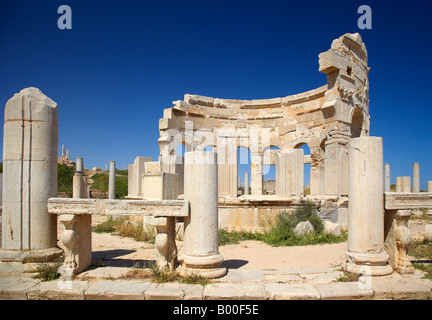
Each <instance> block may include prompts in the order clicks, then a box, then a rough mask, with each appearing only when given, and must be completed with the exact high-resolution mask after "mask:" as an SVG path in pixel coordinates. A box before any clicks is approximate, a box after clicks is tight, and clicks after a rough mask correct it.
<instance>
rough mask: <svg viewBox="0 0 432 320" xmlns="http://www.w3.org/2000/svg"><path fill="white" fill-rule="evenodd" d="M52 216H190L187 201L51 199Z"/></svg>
mask: <svg viewBox="0 0 432 320" xmlns="http://www.w3.org/2000/svg"><path fill="white" fill-rule="evenodd" d="M47 206H48V212H49V213H51V214H93V215H94V214H98V215H112V216H156V217H158V216H166V217H187V216H189V202H188V201H186V200H160V201H157V200H112V199H74V198H49V199H48V205H47Z"/></svg>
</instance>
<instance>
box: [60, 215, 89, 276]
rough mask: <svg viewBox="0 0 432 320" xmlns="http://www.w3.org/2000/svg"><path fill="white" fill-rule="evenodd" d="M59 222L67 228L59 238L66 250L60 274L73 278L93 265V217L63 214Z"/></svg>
mask: <svg viewBox="0 0 432 320" xmlns="http://www.w3.org/2000/svg"><path fill="white" fill-rule="evenodd" d="M59 221H60V222H61V223H62V224H63V225H64V227H65V230H64V231H63V232H62V233H61V234H60V237H59V239H60V241H61V242H62V244H63V247H64V248H65V260H64V262H63V265H62V266H61V267H60V269H59V272H60V274H61V275H64V276H73V275H75V274H78V273H80V272H82V271H84V270H85V269H87V268H88V267H89V266H90V265H91V243H92V242H91V216H90V215H89V214H77V215H75V214H62V215H59Z"/></svg>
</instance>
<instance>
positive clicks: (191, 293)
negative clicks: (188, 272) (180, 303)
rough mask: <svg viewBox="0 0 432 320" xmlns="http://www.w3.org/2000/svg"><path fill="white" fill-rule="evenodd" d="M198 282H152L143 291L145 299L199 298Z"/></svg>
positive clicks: (200, 296) (200, 295)
mask: <svg viewBox="0 0 432 320" xmlns="http://www.w3.org/2000/svg"><path fill="white" fill-rule="evenodd" d="M203 290H204V289H203V286H202V285H200V284H179V283H152V284H151V285H150V286H149V287H148V288H147V290H146V291H145V294H144V297H145V299H146V300H201V299H202V294H203Z"/></svg>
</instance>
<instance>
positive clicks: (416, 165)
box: [412, 162, 420, 192]
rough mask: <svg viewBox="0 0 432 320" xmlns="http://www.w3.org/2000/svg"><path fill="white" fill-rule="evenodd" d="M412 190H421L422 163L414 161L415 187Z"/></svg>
mask: <svg viewBox="0 0 432 320" xmlns="http://www.w3.org/2000/svg"><path fill="white" fill-rule="evenodd" d="M412 192H420V164H419V163H418V162H414V163H413V187H412Z"/></svg>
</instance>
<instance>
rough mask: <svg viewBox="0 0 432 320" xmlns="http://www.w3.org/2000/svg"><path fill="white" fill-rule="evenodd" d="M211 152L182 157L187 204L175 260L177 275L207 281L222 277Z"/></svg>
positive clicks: (192, 153) (216, 196) (214, 174)
mask: <svg viewBox="0 0 432 320" xmlns="http://www.w3.org/2000/svg"><path fill="white" fill-rule="evenodd" d="M217 169H218V168H217V163H216V154H215V153H214V152H205V151H195V152H186V154H185V190H184V191H185V193H184V198H185V200H188V201H189V203H190V214H189V217H187V218H185V221H184V227H185V230H184V245H183V252H182V254H181V256H180V258H179V261H180V262H181V263H182V266H181V268H180V270H179V271H180V272H181V273H183V274H188V273H195V274H198V275H201V276H203V277H207V278H218V277H222V276H224V275H225V274H226V269H225V268H223V267H221V263H222V262H223V256H222V255H221V254H220V253H219V243H218V186H217V183H218V172H217Z"/></svg>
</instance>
